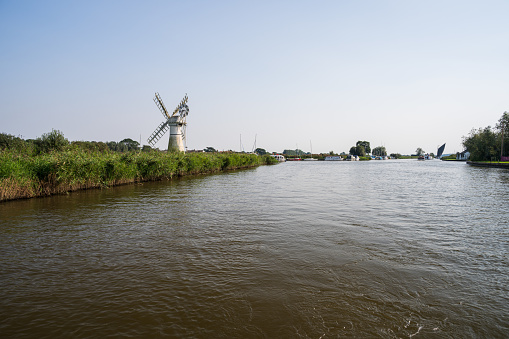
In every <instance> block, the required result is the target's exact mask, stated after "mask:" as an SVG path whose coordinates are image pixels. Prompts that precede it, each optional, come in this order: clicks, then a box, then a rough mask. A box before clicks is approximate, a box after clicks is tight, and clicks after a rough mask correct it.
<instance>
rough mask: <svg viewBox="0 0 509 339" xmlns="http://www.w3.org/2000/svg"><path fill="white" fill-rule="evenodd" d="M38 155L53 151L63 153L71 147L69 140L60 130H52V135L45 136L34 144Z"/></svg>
mask: <svg viewBox="0 0 509 339" xmlns="http://www.w3.org/2000/svg"><path fill="white" fill-rule="evenodd" d="M34 144H35V152H36V154H42V153H50V152H52V151H57V152H59V151H63V150H64V148H65V147H66V146H68V145H69V140H67V139H66V138H65V137H64V134H63V133H62V132H60V131H58V130H54V129H53V130H51V132H50V133H45V134H43V135H42V136H41V137H40V138H37V139H36V140H35V142H34Z"/></svg>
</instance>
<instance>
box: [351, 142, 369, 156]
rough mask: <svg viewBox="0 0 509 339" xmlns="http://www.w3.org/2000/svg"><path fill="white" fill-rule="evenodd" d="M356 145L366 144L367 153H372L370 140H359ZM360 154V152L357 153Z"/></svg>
mask: <svg viewBox="0 0 509 339" xmlns="http://www.w3.org/2000/svg"><path fill="white" fill-rule="evenodd" d="M355 146H364V151H365V152H366V153H371V147H370V145H369V141H360V140H359V141H357V143H356V144H355ZM357 155H358V154H357Z"/></svg>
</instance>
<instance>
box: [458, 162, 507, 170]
mask: <svg viewBox="0 0 509 339" xmlns="http://www.w3.org/2000/svg"><path fill="white" fill-rule="evenodd" d="M467 164H469V165H471V166H476V167H491V168H505V169H509V163H499V162H479V161H467Z"/></svg>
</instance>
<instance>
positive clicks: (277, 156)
mask: <svg viewBox="0 0 509 339" xmlns="http://www.w3.org/2000/svg"><path fill="white" fill-rule="evenodd" d="M270 156H271V157H273V158H276V160H277V161H279V162H285V161H286V159H285V157H284V156H283V155H281V154H271V155H270Z"/></svg>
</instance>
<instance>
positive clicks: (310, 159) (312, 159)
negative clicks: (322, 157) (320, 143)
mask: <svg viewBox="0 0 509 339" xmlns="http://www.w3.org/2000/svg"><path fill="white" fill-rule="evenodd" d="M309 147H310V148H311V158H306V159H304V161H317V160H318V159H315V158H313V146H312V145H311V140H309Z"/></svg>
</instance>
